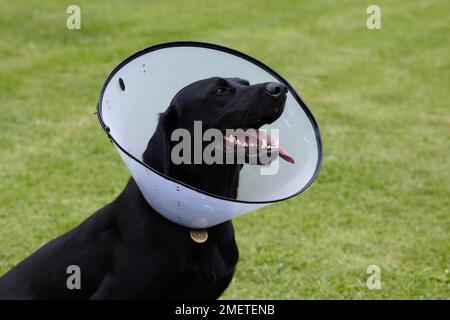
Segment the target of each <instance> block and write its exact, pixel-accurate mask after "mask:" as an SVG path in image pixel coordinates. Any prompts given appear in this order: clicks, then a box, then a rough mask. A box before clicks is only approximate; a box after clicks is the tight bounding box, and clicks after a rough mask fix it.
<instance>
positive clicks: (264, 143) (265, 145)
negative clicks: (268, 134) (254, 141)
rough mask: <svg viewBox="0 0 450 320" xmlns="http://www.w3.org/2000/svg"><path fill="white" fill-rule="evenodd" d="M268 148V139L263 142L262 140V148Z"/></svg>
mask: <svg viewBox="0 0 450 320" xmlns="http://www.w3.org/2000/svg"><path fill="white" fill-rule="evenodd" d="M266 147H267V142H266V139H263V140H262V143H261V148H262V149H265V148H266Z"/></svg>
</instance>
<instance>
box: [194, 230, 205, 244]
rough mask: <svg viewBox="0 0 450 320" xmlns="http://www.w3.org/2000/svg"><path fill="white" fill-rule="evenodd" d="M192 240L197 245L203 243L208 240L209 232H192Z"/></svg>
mask: <svg viewBox="0 0 450 320" xmlns="http://www.w3.org/2000/svg"><path fill="white" fill-rule="evenodd" d="M190 233H191V238H192V240H194V241H195V242H197V243H203V242H205V241H206V240H208V231H206V230H191V232H190Z"/></svg>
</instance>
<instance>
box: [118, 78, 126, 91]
mask: <svg viewBox="0 0 450 320" xmlns="http://www.w3.org/2000/svg"><path fill="white" fill-rule="evenodd" d="M119 85H120V89H122V91H125V82H123V79H122V78H119Z"/></svg>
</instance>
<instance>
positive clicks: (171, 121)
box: [142, 105, 178, 175]
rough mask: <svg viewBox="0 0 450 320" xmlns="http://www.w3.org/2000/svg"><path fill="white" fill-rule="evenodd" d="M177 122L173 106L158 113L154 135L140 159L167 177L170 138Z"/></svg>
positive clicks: (169, 162) (169, 161)
mask: <svg viewBox="0 0 450 320" xmlns="http://www.w3.org/2000/svg"><path fill="white" fill-rule="evenodd" d="M177 122H178V114H177V111H176V109H175V107H174V106H172V105H171V106H169V107H168V108H167V110H166V111H165V112H163V113H160V114H159V121H158V126H157V127H156V130H155V133H154V134H153V136H152V137H151V138H150V141H149V142H148V145H147V148H146V149H145V151H144V153H143V154H142V159H143V160H144V162H145V163H146V164H148V165H149V166H150V167H152V168H153V169H156V170H158V171H159V172H161V173H163V174H165V175H169V169H170V164H171V158H170V152H171V147H170V146H171V141H170V136H171V134H172V131H173V130H174V129H175V128H176V126H177Z"/></svg>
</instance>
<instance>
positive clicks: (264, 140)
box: [224, 128, 295, 164]
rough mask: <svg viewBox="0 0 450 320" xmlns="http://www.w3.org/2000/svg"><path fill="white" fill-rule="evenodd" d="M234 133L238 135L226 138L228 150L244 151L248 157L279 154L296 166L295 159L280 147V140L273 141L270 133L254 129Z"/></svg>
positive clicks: (229, 135)
mask: <svg viewBox="0 0 450 320" xmlns="http://www.w3.org/2000/svg"><path fill="white" fill-rule="evenodd" d="M234 131H235V133H236V134H228V135H226V136H225V137H224V140H225V146H226V148H227V149H228V150H230V151H234V150H243V151H245V154H246V155H247V156H248V157H258V156H259V157H261V155H262V154H263V153H266V154H267V153H270V154H271V155H276V154H278V155H279V156H280V157H281V158H282V159H284V160H286V161H287V162H289V163H292V164H295V159H294V158H293V157H292V156H291V155H290V154H289V153H288V152H287V150H286V149H285V148H284V147H283V146H281V145H280V142H279V139H273V138H272V137H271V135H270V134H269V133H267V132H264V131H262V130H259V129H252V128H250V129H246V130H244V129H237V130H234Z"/></svg>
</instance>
